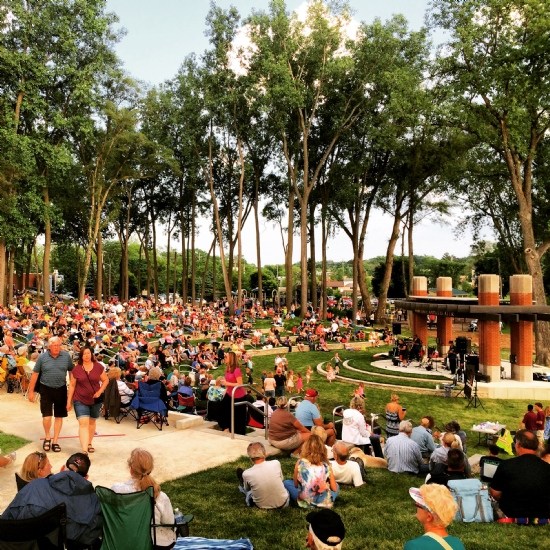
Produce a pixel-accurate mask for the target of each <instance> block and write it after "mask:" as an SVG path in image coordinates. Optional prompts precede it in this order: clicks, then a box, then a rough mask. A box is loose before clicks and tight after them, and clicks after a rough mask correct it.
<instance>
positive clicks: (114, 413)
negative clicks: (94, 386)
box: [103, 380, 136, 424]
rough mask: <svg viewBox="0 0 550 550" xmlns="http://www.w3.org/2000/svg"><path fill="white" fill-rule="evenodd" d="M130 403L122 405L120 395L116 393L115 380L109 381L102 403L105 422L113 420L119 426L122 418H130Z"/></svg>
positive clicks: (116, 384)
mask: <svg viewBox="0 0 550 550" xmlns="http://www.w3.org/2000/svg"><path fill="white" fill-rule="evenodd" d="M130 405H131V403H126V404H125V405H123V404H122V401H121V399H120V393H119V392H118V383H117V380H109V384H108V385H107V389H106V390H105V401H104V402H103V415H104V416H105V420H108V419H109V418H111V417H112V418H114V419H115V422H116V423H117V424H120V422H121V421H122V419H123V418H126V417H127V416H132V418H134V419H135V418H136V417H135V416H134V415H133V411H132V409H131V408H130Z"/></svg>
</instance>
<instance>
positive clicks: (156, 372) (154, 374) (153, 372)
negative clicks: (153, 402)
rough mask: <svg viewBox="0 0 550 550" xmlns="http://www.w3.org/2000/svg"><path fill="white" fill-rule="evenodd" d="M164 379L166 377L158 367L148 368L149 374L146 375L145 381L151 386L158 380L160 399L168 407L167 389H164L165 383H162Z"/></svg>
mask: <svg viewBox="0 0 550 550" xmlns="http://www.w3.org/2000/svg"><path fill="white" fill-rule="evenodd" d="M165 380H166V379H165V377H164V374H163V373H162V370H161V369H160V367H153V368H152V369H150V370H149V375H148V376H147V381H146V382H145V383H146V384H149V385H150V386H152V385H153V384H156V383H157V382H160V398H161V399H162V401H163V403H164V404H165V405H166V407H168V390H167V389H166V385H165V384H164V381H165Z"/></svg>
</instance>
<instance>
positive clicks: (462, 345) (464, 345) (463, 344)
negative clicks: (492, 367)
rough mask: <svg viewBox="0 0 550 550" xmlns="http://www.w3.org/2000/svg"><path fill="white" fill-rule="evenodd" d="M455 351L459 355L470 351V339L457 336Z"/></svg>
mask: <svg viewBox="0 0 550 550" xmlns="http://www.w3.org/2000/svg"><path fill="white" fill-rule="evenodd" d="M455 346H456V351H457V352H458V353H460V354H461V355H465V354H466V353H470V352H471V351H472V339H471V338H466V337H465V336H458V337H457V339H456V340H455Z"/></svg>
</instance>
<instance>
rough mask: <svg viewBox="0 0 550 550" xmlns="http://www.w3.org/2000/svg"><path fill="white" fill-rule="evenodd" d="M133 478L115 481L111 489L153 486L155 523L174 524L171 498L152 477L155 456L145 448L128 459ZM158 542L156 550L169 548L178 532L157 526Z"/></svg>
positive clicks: (140, 488)
mask: <svg viewBox="0 0 550 550" xmlns="http://www.w3.org/2000/svg"><path fill="white" fill-rule="evenodd" d="M128 467H129V469H130V476H131V478H130V479H129V480H128V481H125V482H123V483H115V484H114V485H113V486H112V487H111V489H112V490H113V491H114V492H115V493H135V492H136V491H144V490H145V489H147V488H148V487H153V497H154V499H155V518H154V519H155V523H156V524H173V523H174V511H173V509H172V503H171V502H170V499H169V498H168V496H167V495H166V493H163V492H162V491H161V490H160V485H159V484H158V483H157V482H156V481H155V480H154V479H153V478H152V477H151V472H152V471H153V456H152V455H151V453H150V452H149V451H146V450H145V449H139V448H138V449H134V450H133V451H132V454H131V455H130V458H129V459H128ZM156 537H157V544H156V545H155V546H154V549H155V550H168V549H170V548H172V547H173V546H174V544H175V542H176V534H175V532H174V529H173V528H171V527H157V528H156Z"/></svg>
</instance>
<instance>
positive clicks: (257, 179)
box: [253, 166, 279, 296]
mask: <svg viewBox="0 0 550 550" xmlns="http://www.w3.org/2000/svg"><path fill="white" fill-rule="evenodd" d="M259 195H260V175H259V173H258V168H257V167H256V166H254V204H253V207H254V229H255V232H256V265H257V266H258V296H263V290H264V283H263V275H262V247H261V243H260V214H259V210H260V209H259V202H260V199H259ZM278 294H279V280H277V295H278Z"/></svg>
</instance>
